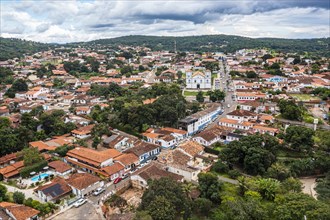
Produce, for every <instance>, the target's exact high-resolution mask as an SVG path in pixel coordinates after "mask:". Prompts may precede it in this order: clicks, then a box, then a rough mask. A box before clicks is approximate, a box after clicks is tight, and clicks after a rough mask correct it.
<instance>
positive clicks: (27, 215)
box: [0, 202, 40, 220]
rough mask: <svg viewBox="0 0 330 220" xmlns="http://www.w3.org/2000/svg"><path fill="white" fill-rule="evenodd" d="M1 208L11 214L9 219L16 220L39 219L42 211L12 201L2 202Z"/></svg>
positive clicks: (8, 214)
mask: <svg viewBox="0 0 330 220" xmlns="http://www.w3.org/2000/svg"><path fill="white" fill-rule="evenodd" d="M0 208H1V209H2V210H3V211H4V212H5V213H6V215H7V216H9V218H8V219H10V220H11V219H14V220H38V219H39V218H38V214H39V213H40V211H38V210H36V209H33V208H31V207H29V206H25V205H20V204H15V203H11V202H0Z"/></svg>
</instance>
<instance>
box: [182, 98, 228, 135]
mask: <svg viewBox="0 0 330 220" xmlns="http://www.w3.org/2000/svg"><path fill="white" fill-rule="evenodd" d="M220 114H222V110H221V105H220V104H216V103H214V104H213V105H212V106H211V107H209V108H207V109H205V110H203V111H199V112H196V113H195V114H192V115H190V116H188V117H186V118H184V119H181V120H180V121H179V128H180V129H183V130H186V131H187V132H188V135H193V134H195V133H197V132H199V131H201V130H202V129H203V128H205V127H206V126H207V125H208V124H209V123H211V122H212V121H214V120H215V119H216V118H217V117H218V115H220Z"/></svg>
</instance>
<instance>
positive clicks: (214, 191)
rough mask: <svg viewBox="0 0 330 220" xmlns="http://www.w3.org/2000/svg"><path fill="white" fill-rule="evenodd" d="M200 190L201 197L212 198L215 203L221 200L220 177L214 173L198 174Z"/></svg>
mask: <svg viewBox="0 0 330 220" xmlns="http://www.w3.org/2000/svg"><path fill="white" fill-rule="evenodd" d="M198 183H199V190H200V191H201V197H202V198H206V199H209V200H211V201H212V202H213V203H215V204H219V203H220V202H221V198H220V190H221V184H220V182H219V180H218V177H217V176H216V175H215V174H213V173H199V174H198Z"/></svg>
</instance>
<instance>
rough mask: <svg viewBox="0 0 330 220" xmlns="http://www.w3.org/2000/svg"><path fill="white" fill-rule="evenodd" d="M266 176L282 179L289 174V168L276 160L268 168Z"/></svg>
mask: <svg viewBox="0 0 330 220" xmlns="http://www.w3.org/2000/svg"><path fill="white" fill-rule="evenodd" d="M267 176H269V177H270V178H274V179H278V180H280V181H283V180H285V179H286V178H288V177H289V176H290V169H289V168H288V167H286V166H285V165H284V164H282V163H278V162H277V163H274V164H272V166H271V167H269V168H268V170H267Z"/></svg>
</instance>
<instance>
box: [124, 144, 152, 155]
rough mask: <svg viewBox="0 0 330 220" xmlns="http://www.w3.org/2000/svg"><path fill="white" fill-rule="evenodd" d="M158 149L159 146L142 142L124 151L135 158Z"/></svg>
mask: <svg viewBox="0 0 330 220" xmlns="http://www.w3.org/2000/svg"><path fill="white" fill-rule="evenodd" d="M157 148H159V145H156V144H151V143H146V142H143V141H140V142H139V143H137V144H136V146H134V147H132V148H129V149H128V150H126V151H125V152H126V153H133V154H135V155H136V156H138V157H139V156H141V155H142V154H145V153H148V152H150V151H152V150H155V149H157Z"/></svg>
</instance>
